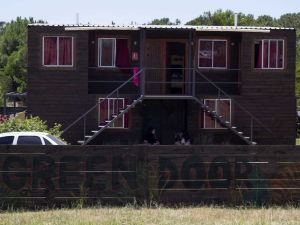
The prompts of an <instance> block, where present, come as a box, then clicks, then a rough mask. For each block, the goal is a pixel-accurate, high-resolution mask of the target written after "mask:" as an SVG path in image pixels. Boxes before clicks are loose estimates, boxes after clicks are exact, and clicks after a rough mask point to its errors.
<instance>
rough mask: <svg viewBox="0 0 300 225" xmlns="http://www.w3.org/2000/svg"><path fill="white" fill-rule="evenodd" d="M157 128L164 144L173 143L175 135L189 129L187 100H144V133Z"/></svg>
mask: <svg viewBox="0 0 300 225" xmlns="http://www.w3.org/2000/svg"><path fill="white" fill-rule="evenodd" d="M149 128H155V129H156V130H157V133H158V137H159V140H160V143H161V144H162V145H173V144H174V140H175V139H174V135H175V133H177V132H179V131H185V130H187V100H179V101H176V100H145V101H143V133H144V135H145V134H146V133H147V132H148V131H149Z"/></svg>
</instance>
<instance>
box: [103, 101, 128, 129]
mask: <svg viewBox="0 0 300 225" xmlns="http://www.w3.org/2000/svg"><path fill="white" fill-rule="evenodd" d="M105 99H106V100H107V107H108V108H107V119H109V118H110V117H111V116H112V114H113V113H115V112H114V111H115V110H114V107H115V100H122V107H123V108H125V98H99V99H98V102H99V108H98V125H100V123H101V116H100V115H101V104H100V102H101V101H102V100H105ZM111 101H112V106H113V109H112V111H113V112H112V113H111V112H110V102H111ZM117 104H119V102H118V101H117ZM104 119H106V118H104ZM108 128H110V129H126V128H127V127H125V114H123V116H122V126H121V127H115V126H114V124H112V126H110V127H108Z"/></svg>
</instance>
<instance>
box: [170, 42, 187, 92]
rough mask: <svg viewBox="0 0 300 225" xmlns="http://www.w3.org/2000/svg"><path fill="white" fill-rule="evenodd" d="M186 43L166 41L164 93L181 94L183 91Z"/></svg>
mask: <svg viewBox="0 0 300 225" xmlns="http://www.w3.org/2000/svg"><path fill="white" fill-rule="evenodd" d="M185 52H186V44H185V43H182V42H167V44H166V67H167V68H168V69H167V70H166V82H167V85H166V93H167V94H179V95H180V94H183V93H184V91H185V83H184V82H185V69H184V68H185V60H186V59H185Z"/></svg>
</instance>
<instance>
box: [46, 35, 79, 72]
mask: <svg viewBox="0 0 300 225" xmlns="http://www.w3.org/2000/svg"><path fill="white" fill-rule="evenodd" d="M48 37H49V38H56V41H57V46H56V52H57V59H56V65H45V55H44V54H45V38H48ZM59 38H71V39H72V59H71V60H72V64H71V65H60V64H59ZM42 45H43V47H42V66H44V67H68V68H71V67H74V37H73V36H56V35H47V36H43V41H42Z"/></svg>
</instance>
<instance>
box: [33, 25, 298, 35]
mask: <svg viewBox="0 0 300 225" xmlns="http://www.w3.org/2000/svg"><path fill="white" fill-rule="evenodd" d="M29 26H47V27H63V28H64V29H65V31H92V30H113V31H138V30H158V31H170V30H171V31H196V32H240V33H270V32H271V31H274V30H293V31H295V29H294V28H286V27H254V26H191V25H91V24H87V25H82V24H78V25H49V24H30V25H29Z"/></svg>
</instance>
